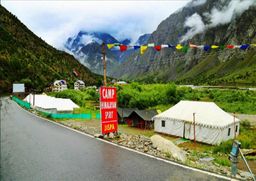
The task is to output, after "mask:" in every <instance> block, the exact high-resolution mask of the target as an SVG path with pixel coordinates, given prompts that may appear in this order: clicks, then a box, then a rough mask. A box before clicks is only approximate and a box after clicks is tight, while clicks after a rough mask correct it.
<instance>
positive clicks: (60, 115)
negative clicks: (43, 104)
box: [12, 96, 100, 120]
mask: <svg viewBox="0 0 256 181" xmlns="http://www.w3.org/2000/svg"><path fill="white" fill-rule="evenodd" d="M12 100H13V101H15V102H17V103H18V104H19V105H20V106H22V107H25V108H27V109H31V106H30V103H28V102H25V101H23V100H21V99H19V98H17V97H16V96H12ZM39 112H40V114H41V115H43V116H45V117H48V118H53V119H88V120H90V119H93V118H96V119H100V113H96V115H92V114H91V113H80V114H73V113H47V112H42V111H39ZM94 116H95V117H94Z"/></svg>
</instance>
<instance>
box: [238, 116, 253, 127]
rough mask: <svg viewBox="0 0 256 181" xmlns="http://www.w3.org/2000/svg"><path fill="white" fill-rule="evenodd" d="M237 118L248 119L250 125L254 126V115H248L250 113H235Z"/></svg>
mask: <svg viewBox="0 0 256 181" xmlns="http://www.w3.org/2000/svg"><path fill="white" fill-rule="evenodd" d="M236 116H237V117H238V119H240V120H242V121H243V120H248V121H250V123H251V125H253V126H256V115H250V114H236Z"/></svg>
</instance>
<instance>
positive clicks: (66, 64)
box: [0, 6, 101, 92]
mask: <svg viewBox="0 0 256 181" xmlns="http://www.w3.org/2000/svg"><path fill="white" fill-rule="evenodd" d="M73 69H75V70H76V71H77V72H78V73H79V76H78V77H76V76H75V75H74V73H73ZM78 78H79V79H81V80H84V82H85V83H86V84H87V85H90V84H100V83H101V81H100V76H98V75H96V74H93V73H91V72H90V71H89V70H88V69H87V68H85V67H84V66H83V65H81V64H80V63H79V62H78V61H77V60H76V59H75V58H74V57H73V56H71V55H69V54H67V53H65V52H63V51H59V50H56V49H55V48H53V47H52V46H50V45H48V44H47V43H45V42H44V41H43V40H42V39H40V38H39V37H37V36H36V35H35V34H34V33H33V32H31V31H30V30H29V29H28V28H27V27H26V26H25V25H24V24H22V23H21V22H20V21H19V20H18V19H17V18H16V17H15V16H14V15H12V14H11V13H10V12H8V11H7V10H6V9H5V8H4V7H2V6H0V92H9V91H11V87H12V83H13V82H23V83H26V86H27V88H28V89H30V88H34V89H37V90H43V89H44V88H45V87H47V86H48V85H49V84H50V83H52V82H53V81H54V80H56V79H65V80H66V81H67V82H68V83H69V85H70V86H71V84H73V82H74V81H75V80H76V79H78Z"/></svg>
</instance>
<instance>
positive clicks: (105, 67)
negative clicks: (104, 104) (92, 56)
mask: <svg viewBox="0 0 256 181" xmlns="http://www.w3.org/2000/svg"><path fill="white" fill-rule="evenodd" d="M102 56H103V57H102V58H103V76H104V86H107V63H106V50H105V43H104V42H103V43H102Z"/></svg>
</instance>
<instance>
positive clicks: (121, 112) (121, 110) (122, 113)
mask: <svg viewBox="0 0 256 181" xmlns="http://www.w3.org/2000/svg"><path fill="white" fill-rule="evenodd" d="M135 110H138V108H118V109H117V111H118V114H119V116H120V117H122V116H123V117H124V118H127V117H129V116H130V114H131V113H132V112H133V111H135Z"/></svg>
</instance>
